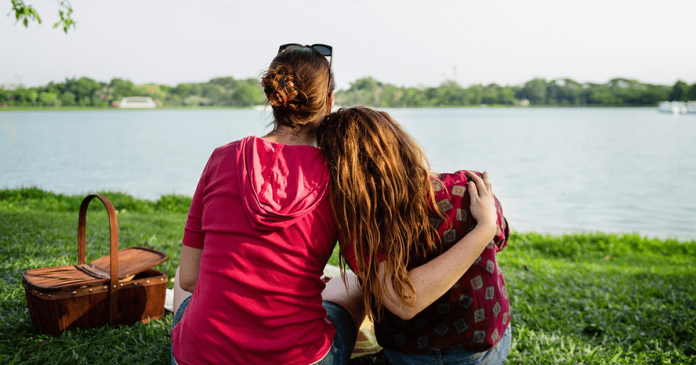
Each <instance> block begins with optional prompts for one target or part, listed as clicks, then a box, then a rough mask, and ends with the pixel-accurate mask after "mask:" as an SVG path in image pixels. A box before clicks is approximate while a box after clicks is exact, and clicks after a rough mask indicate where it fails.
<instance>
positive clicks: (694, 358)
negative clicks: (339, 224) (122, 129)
mask: <svg viewBox="0 0 696 365" xmlns="http://www.w3.org/2000/svg"><path fill="white" fill-rule="evenodd" d="M106 195H107V196H108V197H109V198H110V199H111V200H112V202H113V203H114V205H115V206H116V208H117V209H118V210H119V215H118V221H119V242H120V245H121V248H124V247H130V246H137V245H148V246H152V247H155V248H157V249H159V250H162V251H164V252H166V253H167V254H168V255H169V260H168V261H166V262H165V263H163V264H162V265H160V266H159V267H158V268H159V269H160V270H163V271H165V272H167V274H168V275H169V276H170V277H173V275H174V270H175V268H176V266H177V264H178V262H179V247H180V245H181V237H182V234H183V226H184V222H185V220H186V211H187V209H188V204H189V203H190V198H186V197H178V196H164V197H162V198H161V199H160V200H159V201H157V202H150V201H143V200H137V199H134V198H132V197H130V196H128V195H125V194H116V193H106ZM81 198H82V197H73V196H64V195H59V194H52V193H47V192H43V191H41V190H38V189H21V190H2V191H0V363H1V364H102V363H104V364H106V363H108V364H135V363H138V364H167V363H168V361H169V344H170V341H169V337H168V333H169V330H170V328H171V324H172V316H171V315H166V316H165V318H164V319H162V320H159V321H151V322H150V323H148V324H145V325H143V324H136V325H134V326H130V327H120V328H111V327H108V326H107V327H104V328H96V329H89V330H72V331H67V332H65V333H64V334H63V335H62V336H60V337H52V336H48V335H44V334H41V333H40V332H39V331H38V329H37V328H36V327H34V326H33V325H32V324H31V319H30V317H29V312H28V309H27V304H26V299H25V297H24V289H23V288H22V286H21V274H22V272H23V271H24V270H27V269H31V268H38V267H46V266H59V265H70V264H75V263H76V262H77V209H78V207H79V202H80V201H81ZM98 204H99V203H98V202H94V201H93V202H92V206H93V207H92V208H91V209H90V211H89V213H88V220H87V260H88V261H90V260H94V259H96V258H98V257H101V256H103V255H105V254H107V250H108V223H107V219H106V213H105V211H104V209H103V208H101V207H99V206H98ZM498 257H499V261H500V265H501V267H502V268H503V270H504V272H505V276H506V281H507V282H508V285H509V287H510V289H511V290H510V294H511V306H512V308H513V311H512V325H513V345H512V350H511V352H510V355H509V357H508V360H509V363H512V364H557V363H573V364H574V363H577V364H687V363H688V364H696V324H695V320H696V242H694V241H691V242H678V241H675V240H657V239H647V238H642V237H640V236H638V235H612V234H603V233H586V234H572V235H564V236H545V235H540V234H535V233H524V234H514V235H513V237H512V238H511V240H510V242H509V244H508V247H507V248H506V249H505V250H503V251H502V252H501V253H500V254H499V256H498ZM332 261H333V263H334V264H336V263H337V262H336V257H334V258H332ZM170 287H171V283H170ZM376 360H377V363H380V362H382V359H380V358H377V359H376ZM361 363H374V362H373V361H365V360H363V361H361Z"/></svg>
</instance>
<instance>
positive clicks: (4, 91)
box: [0, 77, 266, 107]
mask: <svg viewBox="0 0 696 365" xmlns="http://www.w3.org/2000/svg"><path fill="white" fill-rule="evenodd" d="M127 96H149V97H151V98H152V99H153V100H155V102H156V103H157V104H158V105H161V106H162V105H168V106H252V105H258V104H263V103H264V102H265V100H266V96H265V95H264V93H263V89H261V86H260V85H259V81H258V80H256V79H253V78H250V79H243V80H237V79H235V78H233V77H219V78H214V79H212V80H210V81H208V82H203V83H181V84H178V85H176V86H174V87H172V86H167V85H157V84H143V85H135V84H134V83H133V82H132V81H129V80H124V79H119V78H114V79H111V81H109V82H108V83H106V82H99V81H95V80H92V79H90V78H88V77H81V78H79V79H77V78H72V79H70V78H68V79H66V80H65V81H64V82H58V83H54V82H50V83H49V84H48V85H45V86H39V87H28V88H25V87H22V86H19V87H16V88H6V87H4V86H0V104H4V105H7V106H11V107H37V106H41V107H75V106H81V107H108V106H112V105H115V103H118V102H119V101H120V100H121V99H122V98H124V97H127Z"/></svg>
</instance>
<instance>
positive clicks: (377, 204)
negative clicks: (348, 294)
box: [317, 107, 511, 365]
mask: <svg viewBox="0 0 696 365" xmlns="http://www.w3.org/2000/svg"><path fill="white" fill-rule="evenodd" d="M317 143H318V146H319V147H320V148H321V150H322V153H323V155H324V158H325V160H326V162H327V164H328V166H329V173H330V175H331V178H330V187H331V193H332V197H333V199H332V209H333V211H334V214H335V216H336V220H337V222H338V228H339V231H340V242H341V257H342V259H344V260H345V261H346V262H347V263H348V265H349V266H350V268H351V269H352V271H353V272H355V274H357V276H358V278H359V281H360V285H361V287H362V290H363V300H364V303H365V307H366V309H367V311H368V314H369V315H370V316H371V317H372V318H373V320H374V321H375V333H376V337H377V340H378V342H379V344H380V345H381V346H382V347H384V349H385V352H386V355H387V357H388V359H389V360H390V361H391V362H392V364H395V365H397V364H479V363H483V362H485V363H487V364H501V363H504V362H505V359H506V357H507V352H508V350H509V346H510V337H511V335H510V326H509V324H510V309H509V307H510V306H509V298H508V292H507V287H506V285H505V280H504V279H503V275H502V271H501V269H500V267H499V266H498V264H497V262H496V258H495V254H496V252H497V251H499V250H500V249H502V248H503V247H504V246H505V245H506V243H507V239H508V237H509V229H508V226H507V221H506V220H505V218H504V217H503V215H502V209H501V207H500V204H499V203H498V201H497V199H496V198H495V197H494V196H493V193H492V191H491V185H490V183H489V182H488V174H487V173H485V172H484V173H483V174H481V175H479V174H475V173H472V172H469V171H458V172H455V173H451V174H449V173H446V174H432V173H431V172H430V169H429V165H428V162H427V159H426V158H425V156H424V154H423V152H422V150H421V149H420V148H419V147H418V145H417V144H416V142H415V141H414V140H413V138H412V137H411V136H410V135H408V133H406V132H405V131H404V130H403V129H402V128H401V126H400V125H399V124H398V123H397V122H396V121H394V120H393V119H392V118H391V117H390V116H389V114H387V113H385V112H380V111H375V110H372V109H369V108H365V107H355V108H349V109H341V110H339V111H338V112H336V113H332V114H330V115H328V116H326V117H325V118H324V120H323V121H322V123H321V125H320V127H319V129H318V131H317Z"/></svg>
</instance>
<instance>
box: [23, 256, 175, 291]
mask: <svg viewBox="0 0 696 365" xmlns="http://www.w3.org/2000/svg"><path fill="white" fill-rule="evenodd" d="M166 260H167V254H165V253H164V252H162V251H159V250H155V249H153V248H149V247H142V246H135V247H129V248H125V249H123V250H119V251H118V274H119V275H118V278H119V280H121V279H123V278H126V277H128V276H132V275H136V274H139V273H141V272H143V271H146V270H148V269H150V268H152V267H154V266H157V265H159V264H161V263H162V262H164V261H166ZM110 270H111V263H110V257H109V255H106V256H104V257H101V258H99V259H96V260H94V261H92V262H90V263H89V264H86V265H69V266H57V267H43V268H39V269H32V270H27V271H25V272H24V273H23V275H22V276H23V277H24V279H25V280H26V282H27V283H28V284H30V285H32V286H34V287H36V288H38V289H42V290H45V291H58V290H65V289H66V288H74V287H83V286H97V285H102V284H103V283H106V282H107V281H109V280H110V279H111V275H110Z"/></svg>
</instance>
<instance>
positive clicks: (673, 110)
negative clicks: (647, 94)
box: [657, 101, 696, 115]
mask: <svg viewBox="0 0 696 365" xmlns="http://www.w3.org/2000/svg"><path fill="white" fill-rule="evenodd" d="M657 110H658V111H659V112H661V113H669V114H672V115H679V114H686V113H696V102H694V101H687V102H683V101H660V102H659V103H658V106H657Z"/></svg>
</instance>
